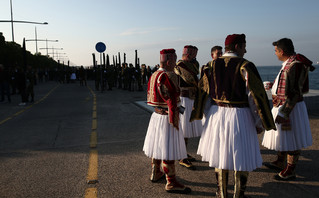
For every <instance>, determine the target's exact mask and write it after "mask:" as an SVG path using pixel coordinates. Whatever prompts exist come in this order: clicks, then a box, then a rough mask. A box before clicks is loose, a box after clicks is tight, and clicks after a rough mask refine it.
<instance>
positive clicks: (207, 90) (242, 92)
mask: <svg viewBox="0 0 319 198" xmlns="http://www.w3.org/2000/svg"><path fill="white" fill-rule="evenodd" d="M245 38H246V36H245V35H244V34H232V35H228V36H227V37H226V40H225V54H224V55H223V56H221V57H219V58H218V59H216V60H215V61H213V63H212V68H210V69H207V70H205V71H204V75H203V77H202V78H201V80H200V83H199V85H200V91H199V94H198V97H197V98H196V102H195V103H194V110H193V112H192V117H191V119H192V120H194V119H201V118H202V116H203V115H202V114H203V107H204V105H205V101H206V100H207V97H211V99H212V100H213V101H214V103H215V104H213V105H212V106H211V108H210V111H209V113H208V115H207V117H206V119H207V121H206V123H205V125H204V130H203V133H202V136H201V139H200V142H199V146H198V151H197V153H198V154H199V155H201V156H202V160H203V161H208V162H209V166H210V167H215V173H216V180H217V186H218V189H217V192H216V196H217V197H227V195H228V193H227V185H228V173H229V171H230V170H232V171H234V180H235V186H234V197H246V196H245V195H244V192H245V189H246V183H247V180H248V173H249V171H253V170H254V169H256V168H257V167H261V165H262V158H261V154H260V148H259V141H258V137H257V133H260V132H262V131H263V130H264V129H268V130H269V129H275V124H274V121H273V117H272V115H271V111H270V106H269V102H268V98H267V95H266V92H265V90H264V88H263V83H262V81H261V78H260V76H259V73H258V71H257V69H256V67H255V65H254V64H253V63H252V62H250V61H248V60H246V59H244V58H243V56H244V54H245V53H246V39H245Z"/></svg>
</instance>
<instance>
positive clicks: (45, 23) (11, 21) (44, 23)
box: [0, 0, 48, 42]
mask: <svg viewBox="0 0 319 198" xmlns="http://www.w3.org/2000/svg"><path fill="white" fill-rule="evenodd" d="M10 11H11V20H0V22H10V23H11V29H12V42H14V31H13V23H32V24H40V25H48V23H47V22H43V23H39V22H32V21H14V20H13V11H12V0H10Z"/></svg>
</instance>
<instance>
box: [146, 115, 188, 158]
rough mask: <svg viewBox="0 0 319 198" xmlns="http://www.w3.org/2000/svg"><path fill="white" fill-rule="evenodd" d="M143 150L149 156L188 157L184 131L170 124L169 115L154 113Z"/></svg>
mask: <svg viewBox="0 0 319 198" xmlns="http://www.w3.org/2000/svg"><path fill="white" fill-rule="evenodd" d="M143 151H144V153H145V155H146V156H147V157H149V158H155V159H159V160H180V159H184V158H186V157H187V152H186V146H185V140H184V136H183V134H182V132H181V131H180V130H179V131H178V130H177V129H176V128H174V127H173V125H171V124H169V118H168V115H160V114H158V113H155V112H154V113H153V114H152V116H151V119H150V122H149V125H148V129H147V133H146V137H145V140H144V146H143Z"/></svg>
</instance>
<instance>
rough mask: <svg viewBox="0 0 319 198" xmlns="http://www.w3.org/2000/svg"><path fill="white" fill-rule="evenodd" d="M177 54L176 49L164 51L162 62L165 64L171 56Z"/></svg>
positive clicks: (161, 56)
mask: <svg viewBox="0 0 319 198" xmlns="http://www.w3.org/2000/svg"><path fill="white" fill-rule="evenodd" d="M173 54H175V49H163V50H161V52H160V61H161V62H164V61H166V60H167V59H169V56H170V55H173Z"/></svg>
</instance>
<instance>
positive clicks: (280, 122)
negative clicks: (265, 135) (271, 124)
mask: <svg viewBox="0 0 319 198" xmlns="http://www.w3.org/2000/svg"><path fill="white" fill-rule="evenodd" d="M285 121H286V119H285V118H284V117H281V116H280V115H277V117H276V119H275V122H276V123H278V124H282V123H284V122H285Z"/></svg>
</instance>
